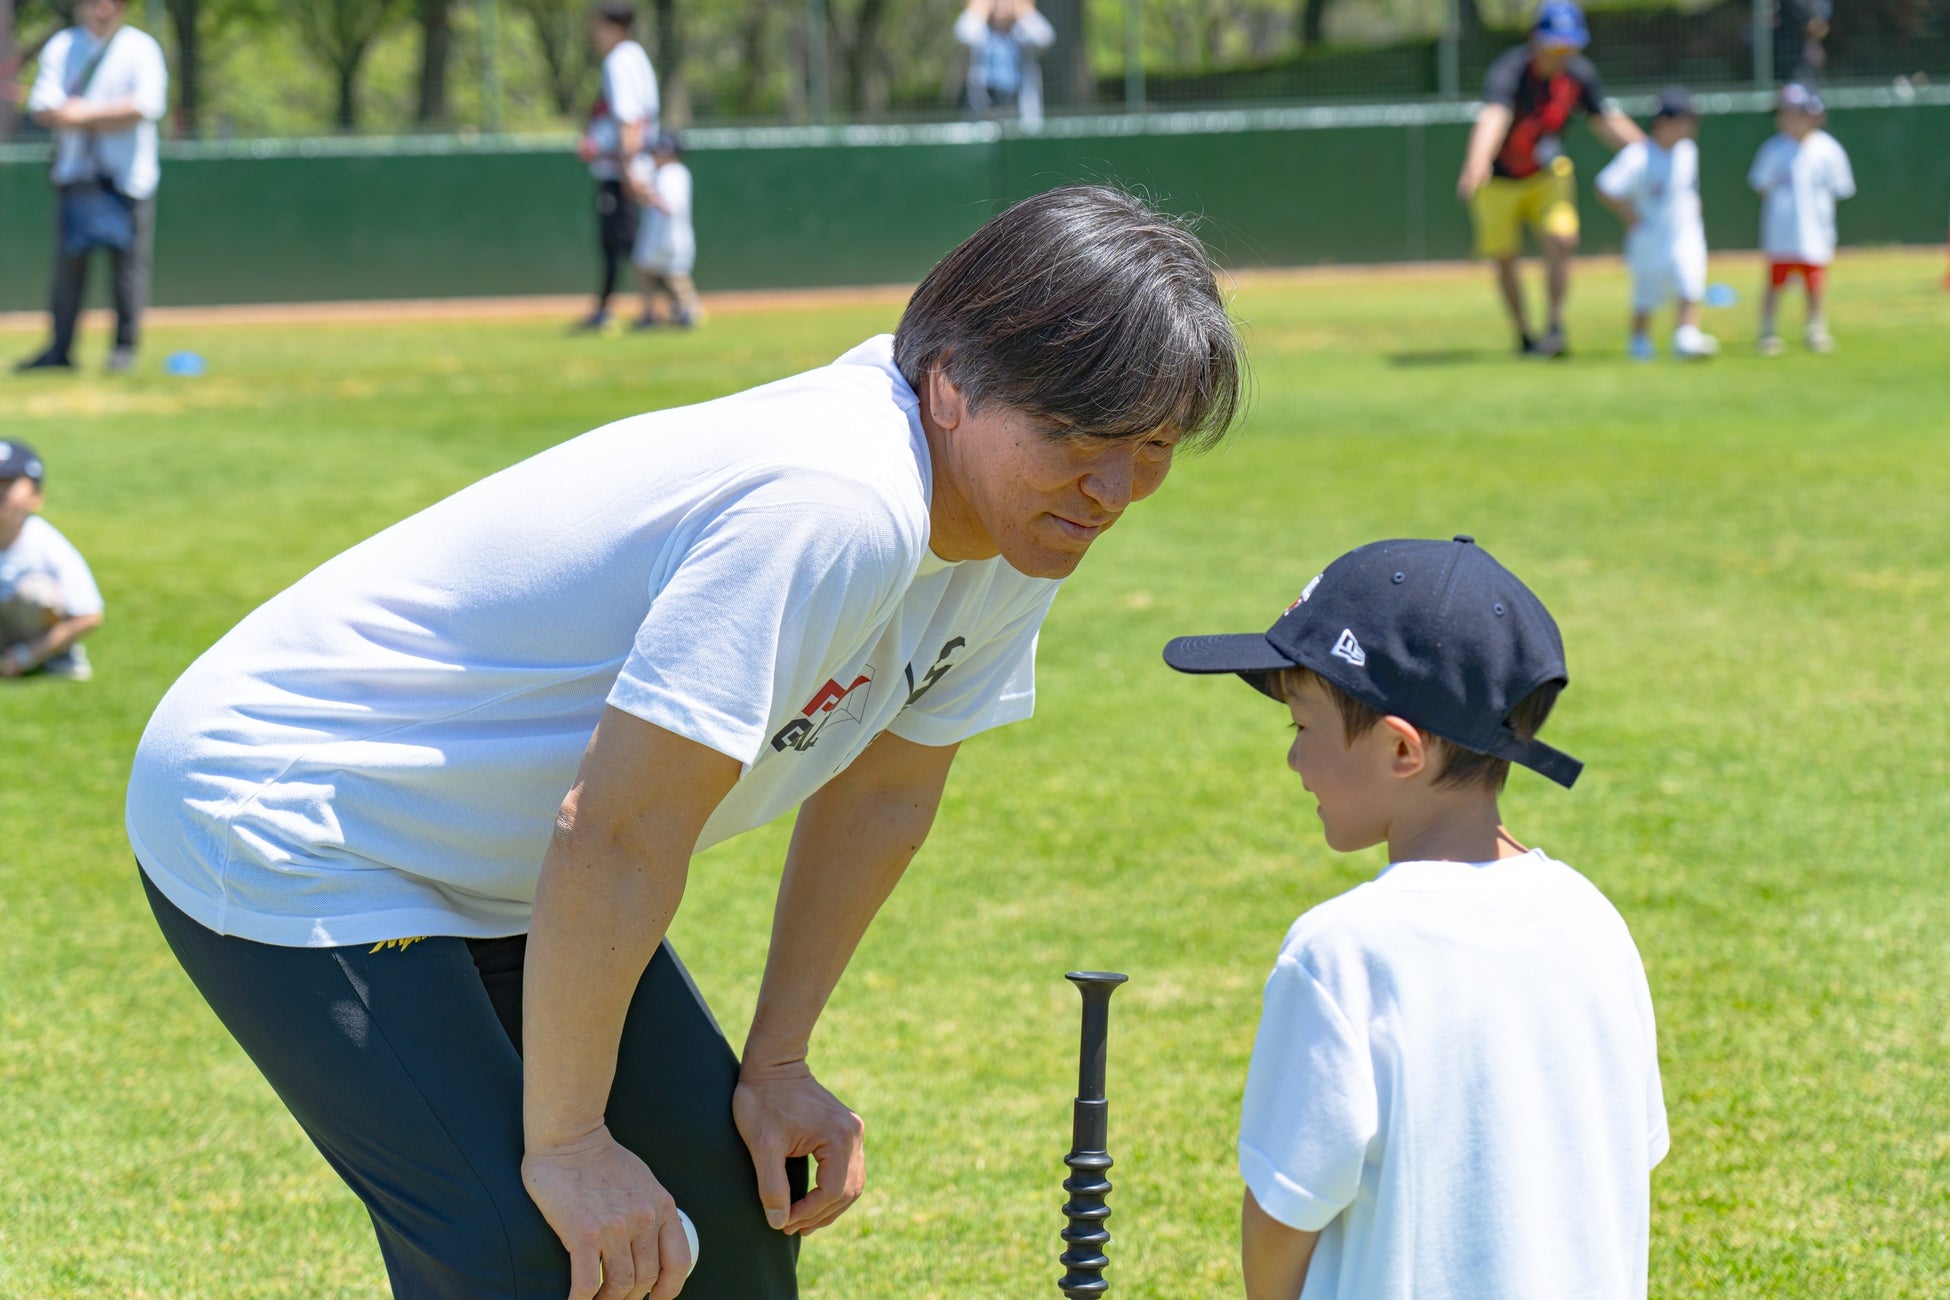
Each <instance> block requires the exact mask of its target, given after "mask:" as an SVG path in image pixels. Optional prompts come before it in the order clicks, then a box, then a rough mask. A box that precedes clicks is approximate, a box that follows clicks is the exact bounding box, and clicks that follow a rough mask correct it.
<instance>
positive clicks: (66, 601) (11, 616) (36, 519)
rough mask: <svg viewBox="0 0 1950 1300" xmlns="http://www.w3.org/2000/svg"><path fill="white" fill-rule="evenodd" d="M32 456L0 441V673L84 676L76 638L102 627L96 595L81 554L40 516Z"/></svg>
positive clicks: (39, 469)
mask: <svg viewBox="0 0 1950 1300" xmlns="http://www.w3.org/2000/svg"><path fill="white" fill-rule="evenodd" d="M44 478H45V469H44V467H43V465H42V462H41V458H40V454H39V453H38V452H36V451H35V450H34V449H33V448H32V447H30V446H28V445H27V444H26V443H24V442H21V441H19V440H18V439H14V440H11V441H0V677H25V676H26V675H27V674H29V673H36V672H41V673H46V674H48V675H49V676H52V677H66V678H69V679H71V680H74V681H87V680H88V678H89V677H90V676H91V675H92V671H91V669H90V668H89V666H88V652H87V651H86V650H84V649H83V648H82V645H81V638H83V637H85V636H87V635H88V634H89V633H90V632H93V631H94V630H95V629H96V628H98V627H100V626H101V625H102V593H101V589H100V588H98V587H97V586H96V585H95V575H94V574H93V573H92V572H91V571H90V570H89V568H88V561H86V560H84V559H82V558H81V552H80V551H78V550H76V549H75V548H74V544H73V543H72V542H70V541H69V540H68V539H67V538H65V537H63V536H62V535H61V533H60V531H59V530H58V529H56V528H55V527H54V525H53V524H50V523H49V522H47V520H45V519H43V518H41V507H42V505H43V504H45V501H46V498H45V496H44V494H43V492H42V486H41V485H42V482H43V480H44Z"/></svg>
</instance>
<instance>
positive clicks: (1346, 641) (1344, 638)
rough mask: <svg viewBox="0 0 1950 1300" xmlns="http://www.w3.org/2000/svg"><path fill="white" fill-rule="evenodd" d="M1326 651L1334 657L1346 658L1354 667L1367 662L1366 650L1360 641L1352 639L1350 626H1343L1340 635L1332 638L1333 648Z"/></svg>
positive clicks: (1352, 632) (1352, 631)
mask: <svg viewBox="0 0 1950 1300" xmlns="http://www.w3.org/2000/svg"><path fill="white" fill-rule="evenodd" d="M1328 653H1329V654H1332V655H1333V656H1334V657H1335V658H1336V659H1345V660H1347V661H1348V662H1349V663H1351V664H1353V665H1354V666H1355V667H1356V668H1359V667H1360V666H1361V665H1362V664H1364V663H1366V662H1368V652H1367V651H1366V650H1363V649H1362V648H1361V643H1360V642H1359V641H1356V640H1355V639H1354V630H1353V629H1352V628H1345V627H1344V628H1342V629H1341V634H1340V636H1338V637H1336V638H1335V639H1334V648H1333V649H1332V650H1331V651H1329V652H1328Z"/></svg>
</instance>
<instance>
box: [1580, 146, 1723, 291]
mask: <svg viewBox="0 0 1950 1300" xmlns="http://www.w3.org/2000/svg"><path fill="white" fill-rule="evenodd" d="M1597 185H1598V190H1599V192H1600V193H1602V194H1604V195H1605V196H1606V197H1608V198H1611V199H1615V200H1618V201H1620V202H1624V203H1630V204H1631V205H1632V207H1633V209H1634V210H1635V211H1636V212H1637V213H1638V215H1639V223H1638V225H1636V226H1634V227H1632V229H1631V231H1630V232H1628V233H1627V235H1626V237H1625V251H1626V256H1627V257H1628V258H1629V259H1631V260H1633V261H1634V262H1638V261H1640V260H1642V259H1646V258H1651V257H1656V256H1658V255H1660V254H1669V253H1670V251H1671V250H1672V249H1673V248H1675V247H1677V246H1679V245H1682V244H1685V245H1691V244H1693V243H1695V242H1697V243H1698V244H1699V245H1701V246H1702V247H1704V245H1705V243H1706V225H1705V223H1704V222H1703V221H1702V220H1701V219H1700V202H1699V146H1698V145H1697V144H1695V143H1694V142H1693V141H1691V140H1676V141H1674V142H1673V146H1672V148H1670V149H1662V148H1660V147H1659V146H1658V145H1657V144H1654V143H1653V142H1652V141H1651V140H1650V139H1644V140H1634V141H1633V142H1632V143H1631V144H1628V145H1626V146H1625V147H1624V148H1623V149H1620V150H1619V151H1618V153H1617V154H1616V155H1615V156H1614V157H1613V158H1612V160H1611V162H1610V163H1608V164H1606V166H1605V169H1604V170H1603V171H1601V172H1599V173H1598V180H1597Z"/></svg>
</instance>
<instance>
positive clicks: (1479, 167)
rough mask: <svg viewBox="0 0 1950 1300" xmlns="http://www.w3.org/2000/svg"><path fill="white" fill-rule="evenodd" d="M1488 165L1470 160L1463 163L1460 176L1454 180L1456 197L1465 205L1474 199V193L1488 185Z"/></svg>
mask: <svg viewBox="0 0 1950 1300" xmlns="http://www.w3.org/2000/svg"><path fill="white" fill-rule="evenodd" d="M1490 170H1491V164H1490V163H1479V162H1477V161H1476V160H1475V159H1473V158H1471V159H1468V160H1466V161H1465V162H1464V163H1463V169H1462V175H1461V176H1458V177H1457V178H1456V197H1457V198H1458V199H1460V200H1461V201H1462V202H1464V203H1467V202H1469V201H1470V200H1471V199H1473V198H1475V197H1476V191H1477V190H1480V189H1482V188H1483V186H1485V185H1487V184H1488V183H1489V179H1490Z"/></svg>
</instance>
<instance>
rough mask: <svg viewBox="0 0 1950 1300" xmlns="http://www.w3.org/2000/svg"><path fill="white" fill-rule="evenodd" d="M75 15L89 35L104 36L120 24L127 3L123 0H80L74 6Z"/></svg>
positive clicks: (126, 10)
mask: <svg viewBox="0 0 1950 1300" xmlns="http://www.w3.org/2000/svg"><path fill="white" fill-rule="evenodd" d="M75 16H76V17H77V18H79V19H81V25H82V26H84V27H86V28H87V29H88V31H89V33H90V34H91V35H94V36H106V35H108V34H109V33H110V32H112V31H114V30H115V29H116V28H117V27H120V26H121V25H122V19H123V18H125V17H127V16H128V5H127V4H126V3H125V0H81V3H80V4H77V5H76V6H75Z"/></svg>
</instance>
